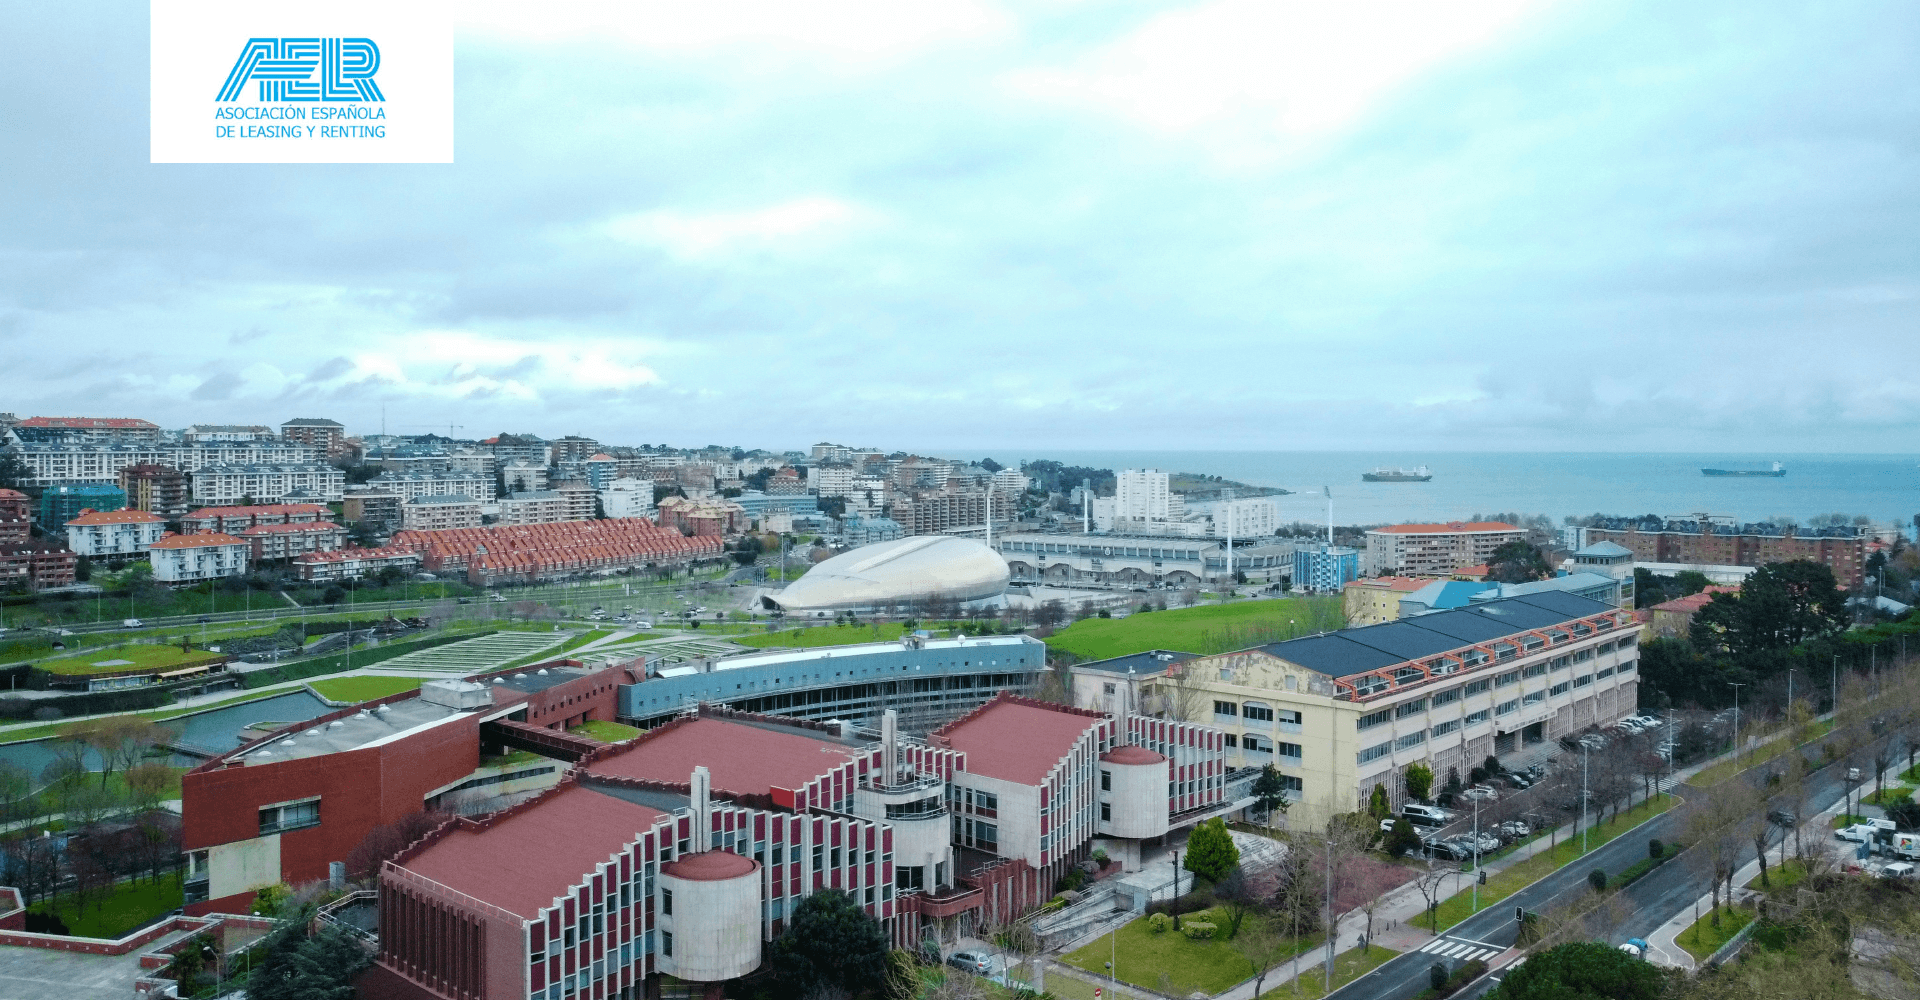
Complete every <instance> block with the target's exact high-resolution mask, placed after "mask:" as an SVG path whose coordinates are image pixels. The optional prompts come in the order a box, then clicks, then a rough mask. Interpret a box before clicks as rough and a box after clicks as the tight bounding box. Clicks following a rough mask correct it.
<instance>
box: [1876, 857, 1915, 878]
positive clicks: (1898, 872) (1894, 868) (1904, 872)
mask: <svg viewBox="0 0 1920 1000" xmlns="http://www.w3.org/2000/svg"><path fill="white" fill-rule="evenodd" d="M1880 874H1881V875H1884V876H1886V877H1887V878H1912V877H1913V865H1912V863H1911V862H1906V861H1895V862H1894V863H1893V864H1890V865H1888V866H1886V867H1885V868H1882V869H1880Z"/></svg>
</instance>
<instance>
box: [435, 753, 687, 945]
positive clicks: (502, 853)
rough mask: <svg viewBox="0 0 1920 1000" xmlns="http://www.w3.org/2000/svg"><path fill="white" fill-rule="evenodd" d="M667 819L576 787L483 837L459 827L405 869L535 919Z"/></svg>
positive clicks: (496, 826)
mask: <svg viewBox="0 0 1920 1000" xmlns="http://www.w3.org/2000/svg"><path fill="white" fill-rule="evenodd" d="M683 780H684V779H683ZM665 815H666V814H665V813H663V812H660V811H659V810H657V809H649V808H647V807H646V806H643V805H638V804H635V803H632V802H628V801H626V800H625V799H617V798H614V797H613V796H610V795H602V794H600V793H599V792H596V791H593V790H591V789H587V788H581V787H579V786H573V787H569V788H564V789H562V790H560V791H558V792H555V793H553V794H551V795H549V796H547V797H545V798H543V799H541V800H540V802H539V804H537V805H535V806H533V807H531V808H526V809H522V810H520V811H519V812H516V813H514V814H512V815H510V816H507V817H504V818H502V819H500V820H497V821H495V822H494V823H493V824H492V825H491V826H488V827H486V828H485V829H481V830H474V829H468V828H463V827H455V828H454V829H452V830H450V831H449V832H448V833H447V834H446V835H445V836H443V837H441V838H440V839H439V840H438V841H436V842H434V843H433V844H430V845H428V846H427V847H426V848H425V849H424V850H422V851H421V852H420V853H419V854H418V855H416V856H415V857H414V858H413V859H412V860H409V861H408V862H406V865H405V867H406V868H407V869H408V870H409V871H412V872H413V873H415V874H417V875H424V876H426V877H427V878H430V879H432V880H434V881H435V882H438V883H440V884H441V885H444V886H446V887H447V888H449V889H456V890H458V891H460V892H464V893H466V894H467V895H469V896H472V897H474V898H475V899H479V900H482V901H485V902H488V903H492V904H493V905H495V906H498V907H500V908H501V909H503V910H506V911H507V912H509V913H516V914H519V915H520V916H522V917H529V918H531V917H533V916H535V915H536V914H538V913H539V912H540V910H541V909H542V908H544V907H548V906H551V905H553V897H554V893H555V892H556V891H557V890H559V889H560V888H561V887H563V886H570V885H573V884H574V883H576V882H578V881H580V875H581V873H582V872H590V871H592V870H593V868H594V866H595V865H597V864H599V863H600V862H602V861H606V860H607V859H608V858H610V857H612V856H613V855H614V854H616V853H618V852H619V851H620V849H621V848H623V847H625V846H626V845H627V844H630V843H632V842H633V841H634V840H636V839H638V838H639V836H640V835H641V834H642V833H644V832H645V831H646V830H647V829H649V828H650V827H652V826H653V825H654V823H656V822H658V821H659V820H660V819H661V818H662V817H664V816H665Z"/></svg>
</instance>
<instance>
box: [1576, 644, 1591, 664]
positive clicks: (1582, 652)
mask: <svg viewBox="0 0 1920 1000" xmlns="http://www.w3.org/2000/svg"><path fill="white" fill-rule="evenodd" d="M1591 659H1593V649H1592V647H1588V648H1587V649H1576V650H1574V651H1573V662H1575V663H1585V662H1587V661H1588V660H1591Z"/></svg>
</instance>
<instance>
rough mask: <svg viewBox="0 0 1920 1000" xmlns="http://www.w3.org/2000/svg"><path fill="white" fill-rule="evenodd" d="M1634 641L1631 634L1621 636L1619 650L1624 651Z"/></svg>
mask: <svg viewBox="0 0 1920 1000" xmlns="http://www.w3.org/2000/svg"><path fill="white" fill-rule="evenodd" d="M1635 641H1636V640H1635V638H1634V636H1633V635H1631V634H1628V635H1623V636H1621V637H1620V648H1621V649H1623V650H1624V649H1626V648H1627V647H1629V646H1632V645H1633V644H1634V642H1635Z"/></svg>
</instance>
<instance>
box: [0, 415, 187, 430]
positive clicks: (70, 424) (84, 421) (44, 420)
mask: <svg viewBox="0 0 1920 1000" xmlns="http://www.w3.org/2000/svg"><path fill="white" fill-rule="evenodd" d="M15 426H18V427H62V428H86V427H113V428H122V429H124V428H129V427H138V428H146V427H152V428H154V429H155V430H158V429H159V427H160V425H159V424H156V423H153V422H152V421H148V420H140V419H137V418H134V417H28V418H27V419H25V420H22V421H20V423H18V424H17V425H15Z"/></svg>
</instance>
